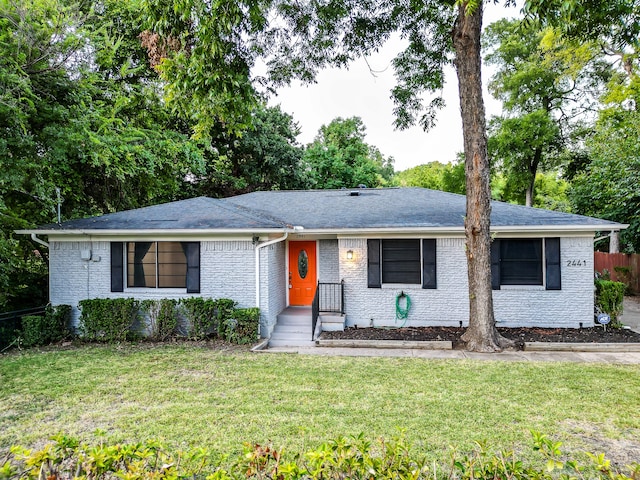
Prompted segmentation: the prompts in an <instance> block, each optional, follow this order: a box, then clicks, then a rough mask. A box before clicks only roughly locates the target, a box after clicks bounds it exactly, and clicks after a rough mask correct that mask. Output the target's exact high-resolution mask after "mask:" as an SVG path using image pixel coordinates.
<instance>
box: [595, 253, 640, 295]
mask: <svg viewBox="0 0 640 480" xmlns="http://www.w3.org/2000/svg"><path fill="white" fill-rule="evenodd" d="M593 257H594V258H593V260H594V262H593V265H594V270H595V271H596V272H600V273H602V271H603V270H605V269H606V270H608V271H609V273H610V274H611V280H614V281H617V282H624V283H628V284H629V289H630V290H631V291H632V292H634V293H639V292H640V254H637V253H605V252H594V254H593ZM616 267H623V268H628V269H629V270H628V272H629V273H628V274H624V273H622V272H619V271H618V272H616Z"/></svg>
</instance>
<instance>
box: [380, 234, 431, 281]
mask: <svg viewBox="0 0 640 480" xmlns="http://www.w3.org/2000/svg"><path fill="white" fill-rule="evenodd" d="M421 281H422V280H421V267H420V240H419V239H407V240H382V283H421Z"/></svg>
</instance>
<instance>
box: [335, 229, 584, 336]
mask: <svg viewBox="0 0 640 480" xmlns="http://www.w3.org/2000/svg"><path fill="white" fill-rule="evenodd" d="M436 245H437V258H436V262H437V281H438V288H437V289H435V290H429V289H422V288H421V287H420V286H419V285H403V286H399V287H391V288H390V287H387V286H384V285H383V287H382V288H367V241H366V239H361V238H343V239H340V241H339V250H340V253H339V255H340V259H341V265H340V276H341V278H344V280H345V297H346V300H345V303H346V305H345V307H346V312H347V325H348V326H353V325H358V326H362V327H367V326H370V325H373V326H387V327H393V326H400V325H401V324H403V322H404V320H398V321H397V320H396V318H395V310H396V309H395V302H396V296H397V295H398V294H399V293H400V292H401V291H404V292H405V293H406V294H407V295H409V296H410V297H411V302H412V305H411V310H410V312H409V317H408V319H407V322H406V325H407V326H428V325H434V326H435V325H441V326H459V325H460V322H462V324H463V325H465V326H466V325H467V324H468V321H469V301H468V293H467V291H468V287H467V286H468V279H467V266H466V256H465V253H464V252H465V247H464V246H465V240H464V239H463V238H456V239H452V238H445V239H438V240H437V242H436ZM560 248H561V260H562V266H561V268H562V290H559V291H553V290H543V289H532V288H527V287H521V288H518V289H513V290H507V289H504V290H495V291H494V292H493V293H494V309H495V315H496V320H497V322H498V325H499V326H516V325H522V326H540V327H558V326H561V327H579V326H580V323H582V324H583V326H585V327H586V326H592V325H593V244H592V241H591V239H590V238H562V239H561V246H560ZM349 249H351V250H353V251H354V259H353V260H352V261H348V260H346V251H347V250H349ZM572 259H576V260H586V266H580V267H568V266H567V261H569V260H572Z"/></svg>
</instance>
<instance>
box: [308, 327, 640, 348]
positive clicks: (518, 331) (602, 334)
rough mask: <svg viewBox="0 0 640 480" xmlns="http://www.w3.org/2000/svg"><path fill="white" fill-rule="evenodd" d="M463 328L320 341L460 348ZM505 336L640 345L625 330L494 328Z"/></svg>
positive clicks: (342, 335) (338, 335)
mask: <svg viewBox="0 0 640 480" xmlns="http://www.w3.org/2000/svg"><path fill="white" fill-rule="evenodd" d="M464 331H465V329H464V328H457V327H403V328H353V327H350V328H346V329H345V331H344V332H322V335H321V338H322V339H331V340H408V341H434V340H437V341H450V342H452V343H453V348H461V347H462V346H463V343H462V341H461V340H460V337H461V336H462V334H463V333H464ZM498 331H499V332H500V333H501V334H502V335H503V336H505V337H507V338H509V339H511V340H514V341H515V342H516V345H517V346H518V347H519V348H523V347H524V343H525V342H567V343H640V334H639V333H636V332H634V331H632V330H628V329H622V328H621V329H614V328H607V329H606V330H605V329H604V328H602V327H593V328H498Z"/></svg>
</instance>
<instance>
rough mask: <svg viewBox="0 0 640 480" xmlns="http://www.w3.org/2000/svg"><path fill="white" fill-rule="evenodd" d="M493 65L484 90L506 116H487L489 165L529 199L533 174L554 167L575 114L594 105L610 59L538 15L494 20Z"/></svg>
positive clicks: (489, 38) (488, 39) (490, 33)
mask: <svg viewBox="0 0 640 480" xmlns="http://www.w3.org/2000/svg"><path fill="white" fill-rule="evenodd" d="M484 40H485V43H486V44H487V47H488V48H489V49H490V52H489V53H488V54H487V56H486V57H485V60H486V61H487V62H488V63H489V64H494V65H496V66H497V67H498V69H497V71H496V73H495V74H494V76H493V77H492V79H491V82H490V84H489V89H490V91H491V92H492V94H493V95H494V96H495V97H496V98H499V99H500V100H502V101H503V107H504V109H505V111H506V114H507V115H506V116H502V117H495V118H493V120H492V122H491V127H490V132H491V138H490V142H489V150H490V152H491V156H492V159H493V165H494V166H495V167H496V168H499V169H500V171H502V172H503V174H504V175H505V176H506V177H507V178H509V181H510V182H512V183H514V184H517V185H518V188H520V189H521V190H522V192H523V195H522V196H523V197H524V203H525V204H526V205H528V206H532V205H533V203H534V188H535V181H536V173H537V172H538V169H539V168H543V169H553V168H555V167H556V166H557V165H558V162H559V160H560V158H561V156H560V152H561V151H562V149H563V148H564V146H565V143H566V142H565V138H566V137H567V134H568V132H569V131H570V129H571V128H572V125H573V124H574V123H575V121H576V117H578V116H579V115H581V114H584V112H585V111H589V110H591V108H592V107H593V105H594V103H595V101H596V98H597V95H598V93H599V87H600V86H601V85H602V84H603V82H604V81H605V80H606V77H607V73H608V72H609V70H610V69H609V66H608V65H605V64H603V62H602V61H600V60H599V59H600V57H601V52H600V50H599V48H598V46H597V45H596V44H595V43H594V42H581V43H579V44H576V43H575V42H569V41H568V40H566V39H564V38H562V37H561V35H560V34H559V32H558V31H557V30H554V29H553V28H549V27H548V28H541V27H540V26H539V24H537V23H535V22H531V23H527V24H523V23H522V22H520V21H514V20H499V21H498V22H495V23H493V24H491V25H490V26H489V27H488V29H487V31H486V32H485V35H484Z"/></svg>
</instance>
